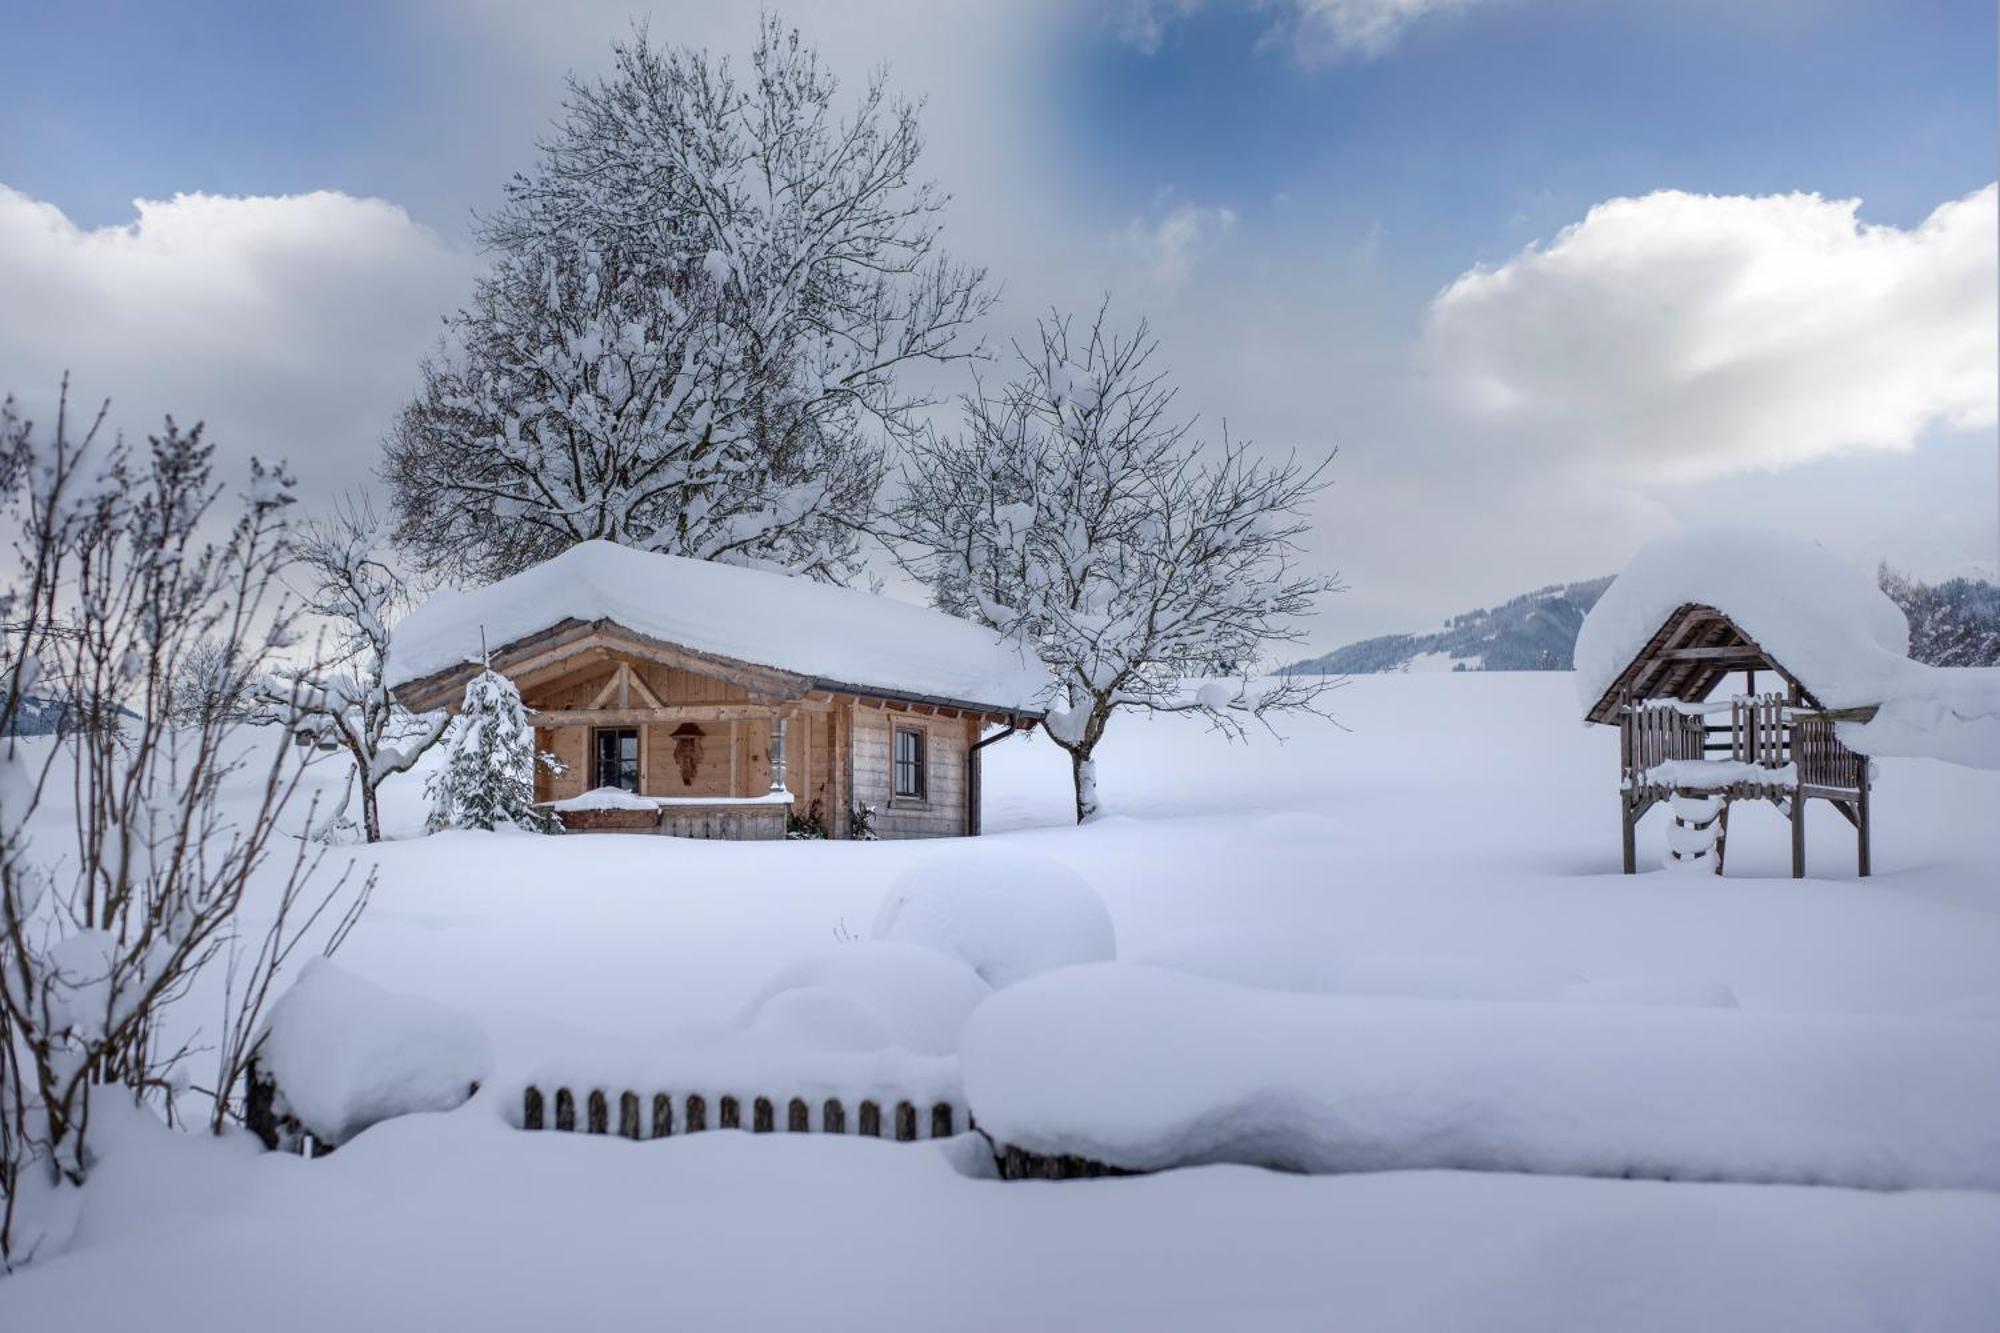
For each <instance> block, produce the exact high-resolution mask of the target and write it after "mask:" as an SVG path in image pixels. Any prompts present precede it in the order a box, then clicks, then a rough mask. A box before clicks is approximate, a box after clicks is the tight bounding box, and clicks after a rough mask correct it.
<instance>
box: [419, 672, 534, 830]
mask: <svg viewBox="0 0 2000 1333" xmlns="http://www.w3.org/2000/svg"><path fill="white" fill-rule="evenodd" d="M445 749H446V755H445V761H444V766H443V767H442V768H440V769H438V770H437V772H435V773H433V774H431V777H430V781H429V783H428V784H427V786H426V792H427V794H428V795H429V796H430V798H431V816H430V829H431V831H432V832H434V833H435V832H436V831H438V830H439V829H447V828H471V829H496V828H521V829H529V830H532V831H535V832H538V833H553V832H557V831H559V830H560V829H561V827H562V825H561V824H560V822H558V821H557V819H556V817H555V816H554V815H553V814H551V813H550V812H549V811H547V810H544V809H542V808H541V807H539V806H537V805H536V804H535V765H536V763H537V762H539V761H538V759H537V757H536V754H535V736H534V731H533V729H532V728H530V727H529V726H528V718H527V714H526V712H525V711H524V710H523V709H522V707H521V692H520V691H519V690H517V689H515V688H514V682H513V681H511V680H508V679H507V678H506V677H505V676H503V675H501V674H500V673H499V672H497V671H494V670H493V669H492V668H490V667H489V668H487V669H486V670H483V671H481V672H480V673H479V674H478V675H476V676H474V677H473V678H472V679H471V680H470V681H468V682H466V686H465V706H464V707H463V708H462V709H460V710H459V714H458V716H457V717H455V718H453V719H452V722H451V729H450V731H449V732H448V733H447V734H446V737H445Z"/></svg>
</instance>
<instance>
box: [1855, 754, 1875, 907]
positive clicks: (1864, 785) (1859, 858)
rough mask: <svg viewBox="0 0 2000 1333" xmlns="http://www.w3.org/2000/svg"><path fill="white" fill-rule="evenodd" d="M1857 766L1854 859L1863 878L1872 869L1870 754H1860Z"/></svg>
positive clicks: (1866, 876) (1865, 877)
mask: <svg viewBox="0 0 2000 1333" xmlns="http://www.w3.org/2000/svg"><path fill="white" fill-rule="evenodd" d="M1856 767H1857V769H1858V770H1859V773H1858V776H1857V779H1856V782H1855V788H1856V790H1855V795H1854V815H1855V819H1854V859H1855V863H1856V868H1857V869H1858V870H1859V871H1860V874H1861V878H1863V879H1867V878H1868V876H1869V873H1870V872H1871V869H1872V867H1871V865H1870V864H1869V862H1870V852H1871V848H1870V847H1869V845H1868V842H1869V839H1868V756H1867V755H1865V754H1864V755H1862V756H1860V758H1859V759H1858V760H1857V762H1856Z"/></svg>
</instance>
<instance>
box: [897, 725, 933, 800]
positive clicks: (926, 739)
mask: <svg viewBox="0 0 2000 1333" xmlns="http://www.w3.org/2000/svg"><path fill="white" fill-rule="evenodd" d="M905 736H909V737H912V738H914V739H915V742H916V749H915V752H914V755H913V757H912V759H911V761H910V766H911V769H912V771H913V772H914V774H915V777H916V781H915V785H914V787H913V789H911V790H908V791H905V790H904V789H903V785H902V782H903V766H904V765H903V756H902V753H901V748H902V743H903V737H905ZM889 799H890V800H891V801H900V802H902V803H904V804H908V805H928V804H930V799H931V733H930V729H929V728H928V727H923V726H916V725H910V726H906V725H904V724H902V723H900V722H897V723H892V724H891V725H890V727H889Z"/></svg>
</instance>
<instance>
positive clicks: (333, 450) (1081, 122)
mask: <svg viewBox="0 0 2000 1333" xmlns="http://www.w3.org/2000/svg"><path fill="white" fill-rule="evenodd" d="M780 12H781V14H782V16H783V18H784V19H785V20H786V21H787V22H789V23H793V24H796V25H797V26H798V27H800V28H801V29H802V30H803V32H804V34H805V36H806V37H807V39H808V40H811V41H813V42H815V43H817V44H818V45H819V46H820V48H821V49H822V52H823V53H824V55H825V56H826V57H827V59H828V60H829V61H830V62H831V63H832V64H833V66H834V68H835V69H836V71H838V72H841V73H842V74H843V75H844V77H845V78H846V80H847V81H848V82H849V84H850V85H852V84H854V83H858V82H859V81H860V80H861V79H862V78H863V77H865V75H866V73H867V71H869V70H870V69H872V68H874V67H875V66H877V65H882V64H886V65H887V67H888V70H889V77H890V80H891V82H892V84H893V85H894V86H896V87H897V88H898V89H899V90H901V91H904V92H906V93H908V94H910V95H912V96H918V97H922V98H924V99H926V101H925V108H924V124H925V128H926V134H927V138H928V146H927V150H926V153H925V158H924V170H925V172H926V173H927V174H928V175H930V176H931V177H933V178H935V179H936V180H937V181H938V182H939V183H940V184H941V185H943V186H944V187H945V188H946V189H947V190H948V191H949V192H950V193H951V194H952V196H953V203H952V209H951V212H950V214H949V218H948V224H947V230H946V242H947V244H948V245H949V246H950V248H951V249H952V250H953V251H954V252H955V253H956V254H958V255H960V256H961V257H963V258H966V259H968V260H972V261H974V262H977V263H982V264H985V265H986V266H988V268H989V269H990V271H991V273H992V274H993V276H994V278H995V279H996V281H997V282H998V283H999V284H1000V286H1001V289H1002V301H1001V303H1000V305H999V307H998V309H997V310H996V311H995V313H994V315H993V317H992V319H991V321H990V322H989V327H988V328H987V329H986V330H985V331H984V335H985V338H986V341H987V343H988V344H989V346H990V347H991V348H992V349H993V350H994V351H995V353H996V354H997V355H998V356H999V357H1000V366H996V367H994V368H991V369H989V370H988V371H987V372H986V373H988V374H989V375H991V374H994V373H998V372H999V370H1000V368H1001V366H1004V361H1005V357H1006V355H1007V349H1008V347H1009V345H1010V343H1011V341H1012V340H1013V339H1015V338H1018V337H1020V336H1022V334H1023V333H1025V332H1027V331H1030V330H1032V327H1033V323H1034V320H1035V318H1036V317H1037V316H1038V315H1040V314H1042V313H1045V312H1047V311H1050V310H1052V309H1053V310H1061V311H1082V312H1088V311H1091V310H1093V309H1095V307H1096V306H1097V305H1098V303H1099V302H1100V301H1102V300H1104V299H1106V298H1107V297H1108V298H1109V299H1110V302H1111V309H1112V312H1113V315H1114V318H1116V319H1118V320H1120V321H1124V322H1132V321H1136V320H1138V319H1140V318H1145V319H1146V320H1148V321H1149V323H1150V325H1151V328H1152V330H1153V332H1154V333H1155V334H1156V335H1157V336H1158V337H1159V339H1160V353H1159V356H1160V364H1161V365H1162V366H1163V367H1164V368H1166V369H1168V370H1169V371H1170V372H1171V374H1172V376H1173V378H1174V381H1175V382H1176V383H1177V384H1178V386H1179V398H1178V400H1177V401H1178V403H1179V404H1180V406H1181V407H1182V408H1183V409H1184V410H1185V411H1186V412H1187V413H1188V414H1189V415H1190V416H1194V417H1196V418H1197V419H1198V427H1197V429H1198V432H1199V433H1201V434H1203V435H1204V436H1206V437H1208V438H1215V437H1217V436H1219V434H1220V432H1221V430H1222V428H1223V427H1224V426H1225V424H1226V426H1227V428H1228V430H1229V431H1230V433H1231V434H1232V435H1234V436H1237V437H1241V438H1248V439H1251V440H1253V441H1255V442H1256V443H1257V445H1258V447H1259V448H1261V449H1263V450H1265V451H1267V452H1270V453H1272V454H1275V455H1285V454H1296V455H1297V456H1298V457H1299V458H1301V459H1304V460H1307V461H1309V462H1312V463H1318V462H1320V461H1322V460H1325V459H1327V458H1329V457H1331V458H1332V462H1331V464H1330V466H1329V468H1328V472H1327V476H1328V477H1329V478H1330V479H1331V482H1332V485H1331V486H1330V487H1329V489H1328V490H1327V491H1326V492H1325V493H1324V494H1323V495H1322V496H1321V498H1320V500H1319V501H1318V503H1317V507H1316V510H1315V515H1314V518H1315V524H1314V529H1313V534H1312V538H1311V541H1310V545H1309V547H1308V549H1307V550H1306V552H1305V553H1304V557H1303V558H1304V559H1305V561H1306V562H1307V563H1309V564H1310V565H1311V566H1313V567H1314V568H1316V569H1320V570H1324V571H1329V572H1332V571H1338V572H1339V573H1340V575H1341V576H1342V578H1343V580H1344V582H1345V583H1346V584H1347V591H1345V592H1343V593H1341V594H1339V595H1338V596H1337V597H1335V598H1333V599H1331V600H1330V601H1329V603H1328V604H1327V607H1326V609H1325V611H1324V613H1323V614H1322V615H1321V616H1320V617H1319V618H1318V619H1317V620H1316V621H1315V622H1314V623H1313V625H1312V626H1310V629H1309V634H1310V640H1309V642H1310V646H1311V647H1314V648H1324V647H1330V646H1333V645H1336V644H1339V643H1342V642H1346V641H1348V640H1351V639H1354V638H1357V637H1362V636H1365V635H1369V634H1374V633H1381V632H1386V631H1391V630H1399V629H1418V628H1423V627H1426V626H1428V625H1430V624H1433V623H1435V622H1436V621H1439V620H1441V619H1442V618H1443V617H1445V616H1447V615H1450V614H1452V613H1455V612H1458V611H1462V610H1466V609H1469V608H1471V607H1474V606H1478V605H1484V604H1488V603H1491V602H1495V601H1499V600H1504V599H1505V598H1507V597H1510V596H1512V595H1514V594H1516V593H1518V592H1521V591H1524V590H1526V589H1528V588H1531V587H1534V586H1538V585H1541V584H1545V583H1550V582H1557V581H1567V580H1571V579H1581V578H1588V577H1592V576H1595V575H1597V574H1601V573H1606V572H1610V571H1612V570H1615V569H1616V568H1618V567H1619V565H1620V564H1621V563H1622V562H1623V561H1624V560H1625V559H1626V558H1628V557H1629V556H1630V555H1631V553H1632V551H1633V550H1634V549H1636V548H1637V546H1638V545H1640V544H1641V543H1642V542H1644V541H1645V540H1646V539H1647V538H1649V537H1651V536H1654V535H1658V534H1659V533H1662V532H1665V531H1668V530H1671V529H1673V528H1675V527H1678V526H1682V525H1686V524H1691V523H1699V522H1704V521H1711V520H1714V521H1726V522H1741V521H1754V522H1758V523H1763V524H1768V525H1772V526H1776V527H1779V528H1782V529H1784V530H1786V531H1790V532H1795V533H1797V534H1799V535H1803V536H1807V537H1810V538H1813V539H1815V540H1818V541H1820V542H1822V543H1824V544H1825V545H1827V546H1829V547H1830V548H1832V549H1834V550H1836V551H1838V552H1839V553H1841V554H1843V555H1845V556H1848V557H1849V558H1851V559H1854V560H1856V561H1859V562H1862V563H1865V564H1869V565H1872V564H1873V563H1875V562H1876V561H1878V560H1882V559H1887V560H1890V561H1892V562H1894V563H1896V564H1898V565H1900V566H1904V567H1906V568H1909V569H1912V570H1915V571H1916V572H1918V573H1919V574H1923V575H1926V576H1929V577H1940V576H1945V575H1950V574H1956V573H1968V572H1989V573H1990V572H1991V571H1992V570H1993V568H1994V567H1995V561H1996V554H2000V447H1996V436H1995V430H1996V415H2000V411H1997V410H1996V397H2000V369H1996V363H2000V338H1996V324H2000V276H1996V272H1997V271H2000V264H1997V263H1996V251H2000V228H1996V210H1995V190H1994V178H1995V131H1996V110H1997V109H2000V92H1996V74H1995V70H1996V62H1995V52H1996V32H1995V11H1994V7H1993V5H1992V4H1991V3H1990V0H1977V2H1966V3H1958V2H1952V3H1946V2H1942V0H1893V2H1892V0H1880V2H1878V0H1759V3H1756V4H1748V5H1746V4H1742V3H1740V0H1653V2H1651V3H1638V2H1637V0H1630V2H1624V0H1596V2H1595V3H1588V2H1586V0H1252V2H1249V3H1224V2H1223V0H1095V2H1086V3H1074V4H1055V3H1050V2H1048V0H1019V2H1017V3H1010V4H1006V5H1001V4H976V3H971V0H853V2H852V3H843V4H831V3H827V4H818V5H809V4H794V5H792V6H790V7H787V8H784V9H782V10H781V11H780ZM756 19H757V14H756V11H755V8H754V7H753V6H747V5H740V4H731V3H704V4H655V5H646V4H643V3H639V0H605V2H599V0H587V2H586V3H582V4H575V5H563V6H554V5H542V4H537V3H531V2H530V0H485V2H481V3H474V2H473V0H415V2H414V3H407V4H388V3H377V2H375V0H349V2H348V3H343V4H340V5H320V6H293V5H268V4H261V3H222V2H214V3H185V4H177V5H157V4H138V3H131V4H125V3H99V2H95V0H73V2H72V3H68V4H64V5H60V6H55V5H42V4H30V3H25V2H24V0H0V25H4V28H3V29H0V30H4V31H5V32H6V33H7V34H8V40H7V41H6V42H5V43H4V44H0V389H4V390H11V391H12V392H14V393H15V394H17V395H18V396H19V397H20V398H21V400H22V401H23V402H24V403H25V404H27V405H28V406H29V407H30V408H32V409H36V410H46V405H47V403H48V401H49V400H50V399H51V397H52V395H53V393H54V389H55V385H56V384H57V382H58V381H59V378H60V376H61V374H62V373H63V372H64V371H65V370H68V371H69V372H71V374H72V375H73V377H74V383H75V392H76V393H77V394H78V395H79V396H80V397H82V398H85V399H88V400H90V401H93V402H94V401H95V400H97V399H98V398H101V397H105V396H109V397H111V398H112V399H113V402H114V409H113V412H114V420H115V421H117V422H118V423H119V424H120V425H121V426H122V427H123V428H124V429H125V430H127V431H128V432H131V433H143V432H144V431H146V430H147V429H149V428H153V427H156V426H157V423H158V421H159V419H160V417H161V416H162V415H163V414H167V413H171V414H173V415H174V416H175V417H176V419H177V420H180V421H183V422H185V421H189V420H194V419H204V420H206V421H207V422H208V424H209V429H210V431H211V434H212V437H213V438H214V439H216V440H217V441H218V444H219V447H220V450H221V453H222V456H223V458H224V460H225V462H226V463H230V464H235V463H240V461H241V460H242V459H243V458H244V457H247V456H248V455H251V454H256V455H259V456H265V457H274V456H281V457H285V458H287V459H288V460H289V461H290V462H291V464H292V466H293V467H294V469H295V471H296V472H297V473H298V475H299V477H300V482H301V488H302V490H303V491H304V493H305V498H306V500H307V502H308V504H309V505H317V504H323V503H325V502H326V501H328V500H329V499H330V498H331V497H333V496H334V495H335V494H337V493H338V492H340V491H342V490H345V489H348V488H352V487H355V486H358V485H365V484H367V483H368V482H369V481H370V478H371V476H372V473H373V469H374V467H375V465H376V461H377V459H378V458H379V454H380V443H381V439H382V436H383V434H384V432H385V430H386V428H387V426H388V425H389V423H390V421H391V419H392V418H393V416H394V414H395V412H396V410H397V408H398V407H399V406H400V404H401V403H402V402H403V401H404V400H405V399H406V398H407V397H408V396H409V395H410V394H411V393H412V391H413V390H414V388H415V386H416V383H417V374H416V372H417V365H418V362H419V361H420V359H421V358H422V357H423V356H424V355H425V354H426V353H427V352H428V351H429V350H431V349H432V348H433V347H434V346H435V345H436V341H437V339H438V338H439V336H440V334H441V332H442V319H443V317H444V316H445V315H446V314H447V313H448V312H449V311H451V310H452V309H454V308H455V307H456V306H457V305H459V304H460V303H462V302H463V301H464V300H465V298H466V296H467V294H468V292H469V290H470V286H471V283H472V281H473V279H474V277H475V276H476V275H477V273H478V272H479V270H480V267H481V264H482V262H483V261H482V258H481V256H480V255H479V253H478V252H477V250H476V248H475V246H474V244H473V242H472V239H471V225H472V220H473V218H474V216H475V215H476V214H477V213H478V212H480V211H481V210H484V209H487V208H490V207H491V206H492V205H493V204H494V202H495V201H496V200H497V198H498V196H499V192H500V189H501V186H502V185H503V184H504V182H505V180H506V179H507V177H508V175H509V173H511V172H513V171H516V170H521V169H524V168H526V167H527V166H529V165H530V164H531V163H532V161H533V156H534V145H535V140H536V137H537V135H538V134H540V133H542V132H543V130H544V129H545V128H546V127H547V126H548V124H549V123H550V122H551V120H552V119H553V118H554V117H555V116H556V115H558V114H559V112H560V107H561V99H562V95H563V89H564V80H565V78H566V77H568V76H569V75H571V74H572V73H574V74H577V75H580V76H583V77H590V76H593V75H596V74H598V73H601V72H602V71H603V70H605V68H606V67H607V66H608V63H609V49H610V43H611V42H612V41H613V40H614V39H615V38H617V37H620V36H622V35H625V34H627V33H629V32H630V30H631V28H632V25H633V23H634V22H635V21H640V22H644V23H645V24H646V25H647V27H648V29H649V31H650V33H651V34H652V37H653V38H654V40H656V41H663V42H685V43H689V44H692V45H698V46H706V47H710V48H712V49H714V50H717V51H732V52H737V53H743V52H746V51H747V48H748V45H749V41H750V34H751V31H752V29H753V28H754V26H755V23H756ZM957 374H958V372H953V376H956V375H957ZM943 387H946V388H951V389H957V388H961V387H966V385H965V384H964V383H962V382H961V381H960V379H958V378H952V377H946V379H945V380H944V381H943Z"/></svg>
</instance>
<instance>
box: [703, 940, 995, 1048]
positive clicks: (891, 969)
mask: <svg viewBox="0 0 2000 1333" xmlns="http://www.w3.org/2000/svg"><path fill="white" fill-rule="evenodd" d="M992 991H993V988H992V987H991V986H988V985H987V984H986V983H985V982H984V981H982V980H980V978H979V975H978V973H976V972H974V971H973V970H972V968H971V967H970V966H968V965H967V964H966V963H965V962H964V961H963V960H961V959H959V958H958V957H956V956H955V955H952V954H947V953H940V952H939V951H938V950H936V949H933V948H927V947H924V946H921V945H916V944H908V943H904V942H901V941H898V940H859V941H856V942H855V943H852V944H842V945H836V946H834V947H832V948H829V949H823V950H821V951H819V952H818V953H814V954H810V955H808V956H807V957H805V958H802V959H800V960H799V961H798V962H796V963H793V964H792V965H791V966H789V967H787V968H784V969H783V970H781V971H780V972H779V973H778V974H777V975H776V976H774V977H773V978H771V980H770V981H769V982H767V983H766V984H765V986H764V988H763V989H762V990H760V991H759V992H758V993H757V997H756V998H755V999H753V1000H752V1001H751V1002H750V1004H749V1005H748V1006H746V1008H745V1009H744V1013H743V1023H744V1025H745V1026H748V1027H753V1028H758V1029H760V1030H764V1031H773V1032H786V1033H790V1034H791V1035H792V1036H794V1037H795V1038H797V1039H799V1040H802V1041H805V1042H808V1043H813V1042H816V1043H819V1044H821V1045H825V1046H828V1047H830V1048H832V1047H844V1048H846V1049H850V1050H875V1049H879V1048H881V1047H884V1046H900V1047H902V1048H904V1049H905V1050H910V1051H915V1052H917V1053H918V1054H921V1055H949V1054H952V1053H954V1052H956V1051H957V1050H958V1034H959V1031H960V1030H961V1029H962V1028H964V1026H965V1020H966V1019H967V1018H969V1017H971V1015H972V1011H973V1010H974V1009H976V1008H978V1007H979V1004H980V1002H981V1001H982V1000H984V999H985V998H986V997H987V996H988V995H990V994H992Z"/></svg>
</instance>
